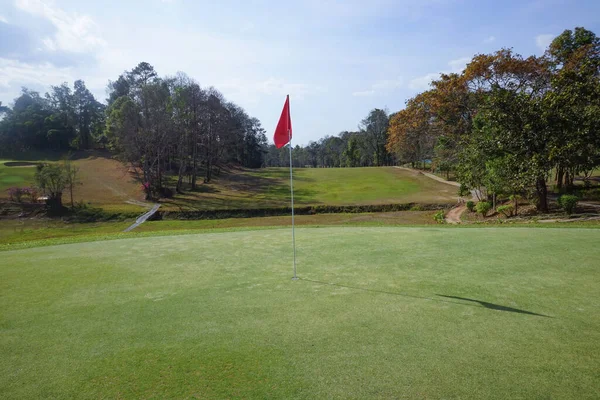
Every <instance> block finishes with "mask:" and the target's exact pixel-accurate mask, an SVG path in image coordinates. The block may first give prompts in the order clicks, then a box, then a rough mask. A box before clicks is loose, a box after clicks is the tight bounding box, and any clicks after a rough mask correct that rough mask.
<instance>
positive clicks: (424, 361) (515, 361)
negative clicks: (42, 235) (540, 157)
mask: <svg viewBox="0 0 600 400" xmlns="http://www.w3.org/2000/svg"><path fill="white" fill-rule="evenodd" d="M598 234H599V231H598V230H596V229H584V228H552V229H549V228H527V227H515V228H506V227H497V228H489V227H488V228H450V227H422V228H418V227H344V228H340V227H323V228H298V229H297V230H296V240H297V261H298V276H299V280H297V281H292V280H291V279H290V278H291V276H292V258H291V244H290V230H289V229H282V228H274V229H261V230H256V229H251V228H245V229H239V228H238V229H228V230H217V231H207V232H205V233H196V234H183V235H168V234H166V233H162V236H148V237H133V238H120V239H115V240H108V241H93V242H82V243H71V244H62V245H52V246H45V247H35V246H31V247H30V248H24V249H20V250H10V251H3V252H0V259H1V260H2V262H1V267H0V287H1V289H0V293H2V296H1V297H0V309H1V310H2V317H1V320H0V321H1V332H2V334H1V336H0V354H2V358H1V360H0V372H1V373H0V388H1V389H2V397H3V398H6V399H23V398H75V397H76V398H128V399H137V398H155V399H164V398H289V399H315V398H339V399H350V398H355V399H361V398H411V399H412V398H423V399H425V398H487V399H506V398H552V399H563V398H577V399H593V398H598V396H599V395H600V385H599V384H598V381H599V371H600V359H599V358H598V354H599V352H600V312H599V309H600V303H599V299H600V291H599V288H598V284H597V282H598V281H599V279H600V270H598V263H597V261H598V259H600V248H599V247H598V246H597V243H598Z"/></svg>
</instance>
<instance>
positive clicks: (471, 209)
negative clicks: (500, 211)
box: [467, 200, 475, 212]
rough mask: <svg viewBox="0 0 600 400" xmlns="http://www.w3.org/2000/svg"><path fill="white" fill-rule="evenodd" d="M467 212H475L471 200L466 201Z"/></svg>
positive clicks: (473, 203)
mask: <svg viewBox="0 0 600 400" xmlns="http://www.w3.org/2000/svg"><path fill="white" fill-rule="evenodd" d="M467 210H469V211H470V212H473V211H475V202H474V201H472V200H469V201H467Z"/></svg>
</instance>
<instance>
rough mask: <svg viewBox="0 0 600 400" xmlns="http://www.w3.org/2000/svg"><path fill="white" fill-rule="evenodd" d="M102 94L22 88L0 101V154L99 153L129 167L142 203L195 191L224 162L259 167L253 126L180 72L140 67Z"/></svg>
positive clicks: (260, 147) (258, 133) (258, 136)
mask: <svg viewBox="0 0 600 400" xmlns="http://www.w3.org/2000/svg"><path fill="white" fill-rule="evenodd" d="M107 93H108V99H107V104H106V105H104V104H102V103H100V102H99V101H97V100H96V99H95V98H94V96H93V94H92V93H91V92H90V91H89V90H88V89H87V88H86V86H85V83H84V82H83V81H81V80H78V81H75V83H74V87H73V89H71V87H70V86H69V85H68V84H67V83H64V84H62V85H60V86H52V87H51V89H50V91H49V92H48V93H46V94H45V96H41V95H40V94H39V93H37V92H35V91H31V90H29V89H27V88H23V89H22V93H21V95H20V96H19V97H18V98H17V99H15V100H14V104H13V105H12V107H7V106H3V105H2V104H1V103H0V117H1V118H2V119H1V120H0V153H1V154H4V155H10V154H15V153H21V152H27V151H31V150H49V149H50V150H56V151H63V152H65V151H70V150H83V149H90V148H106V149H109V150H111V151H112V152H113V153H114V154H115V155H116V156H117V157H118V158H119V159H121V160H122V161H123V162H126V163H128V164H130V165H131V166H133V167H134V168H133V169H132V170H134V171H136V172H137V173H138V174H139V178H140V181H141V182H142V184H143V187H144V190H145V192H146V197H147V198H148V199H150V198H158V197H164V196H170V195H172V189H169V187H171V188H175V190H176V191H182V190H183V188H184V186H186V187H189V188H191V189H195V188H196V186H197V183H198V181H199V180H203V181H204V182H210V181H211V179H212V178H213V175H214V174H215V173H219V171H220V169H221V168H222V167H223V166H224V165H227V164H236V165H241V166H244V167H249V168H259V167H261V166H262V165H263V164H264V155H265V153H266V147H267V138H266V136H265V131H264V129H263V128H262V126H261V123H260V121H259V120H258V119H256V118H253V117H250V116H249V115H248V114H247V113H246V112H245V111H244V109H243V108H241V107H239V106H238V105H236V104H235V103H233V102H230V101H227V99H225V97H224V96H223V95H222V94H221V93H220V92H219V91H218V90H217V89H215V88H213V87H208V88H202V87H201V86H200V85H199V84H198V83H197V82H196V81H194V80H193V79H192V78H190V77H188V76H187V75H186V74H184V73H178V74H177V75H175V76H167V77H162V78H161V77H159V76H158V74H157V73H156V71H155V70H154V68H153V67H152V66H151V65H150V64H148V63H146V62H142V63H140V64H139V65H137V66H136V67H135V68H133V69H131V70H130V71H126V72H124V73H123V74H121V75H120V76H119V77H118V78H117V79H116V80H114V81H109V84H108V89H107Z"/></svg>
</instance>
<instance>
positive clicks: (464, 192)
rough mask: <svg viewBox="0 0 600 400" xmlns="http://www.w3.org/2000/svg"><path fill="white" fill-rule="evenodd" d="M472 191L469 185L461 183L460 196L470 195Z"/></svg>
mask: <svg viewBox="0 0 600 400" xmlns="http://www.w3.org/2000/svg"><path fill="white" fill-rule="evenodd" d="M470 193H471V191H470V190H469V188H468V186H466V185H465V184H464V183H461V184H460V187H459V188H458V195H459V196H460V197H465V196H468V195H469V194H470Z"/></svg>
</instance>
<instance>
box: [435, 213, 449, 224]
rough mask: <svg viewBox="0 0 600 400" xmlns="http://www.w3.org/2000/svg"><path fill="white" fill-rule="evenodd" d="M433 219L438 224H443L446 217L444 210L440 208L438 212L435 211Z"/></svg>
mask: <svg viewBox="0 0 600 400" xmlns="http://www.w3.org/2000/svg"><path fill="white" fill-rule="evenodd" d="M433 219H434V220H435V222H437V223H438V224H443V223H445V222H446V217H445V215H444V211H443V210H440V211H438V212H436V213H435V214H433Z"/></svg>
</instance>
